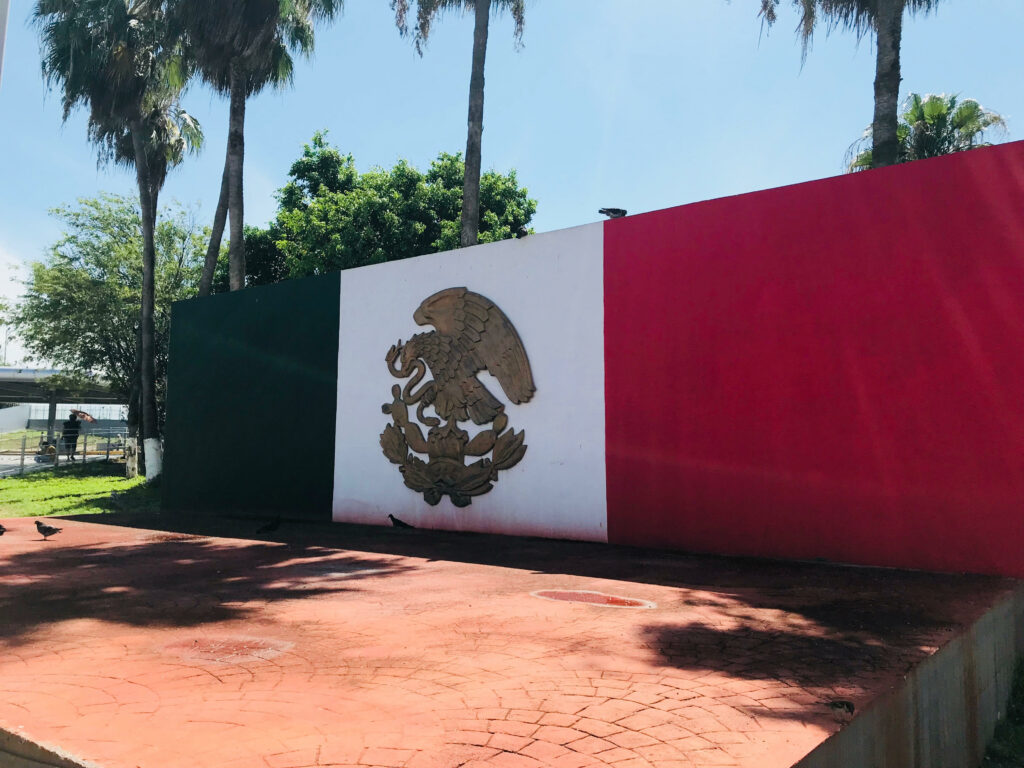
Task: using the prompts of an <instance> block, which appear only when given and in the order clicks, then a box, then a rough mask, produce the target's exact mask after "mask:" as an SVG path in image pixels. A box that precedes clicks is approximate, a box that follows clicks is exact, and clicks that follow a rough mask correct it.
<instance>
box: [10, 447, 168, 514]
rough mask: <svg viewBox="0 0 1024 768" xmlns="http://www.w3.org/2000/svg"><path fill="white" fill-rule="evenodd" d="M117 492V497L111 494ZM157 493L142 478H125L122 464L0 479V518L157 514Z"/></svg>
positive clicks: (74, 467) (73, 467)
mask: <svg viewBox="0 0 1024 768" xmlns="http://www.w3.org/2000/svg"><path fill="white" fill-rule="evenodd" d="M113 491H117V497H116V500H115V499H111V497H110V494H111V492H113ZM159 505H160V491H159V489H157V488H155V487H153V486H147V485H145V480H144V479H143V478H141V477H137V478H134V479H132V480H127V479H125V476H124V464H115V463H110V464H108V463H106V462H102V461H97V462H92V463H90V464H72V465H67V466H65V465H61V466H60V467H58V468H57V469H55V470H45V471H42V472H33V473H31V474H28V475H22V476H15V477H7V478H4V479H2V480H0V517H35V516H41V515H84V514H92V513H96V512H116V511H138V512H145V511H156V510H157V509H158V507H159Z"/></svg>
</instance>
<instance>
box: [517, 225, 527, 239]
mask: <svg viewBox="0 0 1024 768" xmlns="http://www.w3.org/2000/svg"><path fill="white" fill-rule="evenodd" d="M529 235H530V230H528V229H527V228H526V227H524V226H523V225H522V224H520V225H519V229H517V230H516V237H517V238H519V239H520V240H521V239H522V238H524V237H529Z"/></svg>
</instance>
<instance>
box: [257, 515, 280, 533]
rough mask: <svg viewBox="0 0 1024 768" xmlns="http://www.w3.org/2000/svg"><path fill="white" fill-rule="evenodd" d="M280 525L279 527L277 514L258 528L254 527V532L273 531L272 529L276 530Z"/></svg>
mask: <svg viewBox="0 0 1024 768" xmlns="http://www.w3.org/2000/svg"><path fill="white" fill-rule="evenodd" d="M280 527H281V516H280V515H278V516H277V517H275V518H274V519H273V520H271V521H270V522H269V523H264V524H263V525H261V526H260V527H259V528H257V529H256V533H273V532H274V531H276V530H277V529H278V528H280Z"/></svg>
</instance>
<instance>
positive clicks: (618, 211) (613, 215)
mask: <svg viewBox="0 0 1024 768" xmlns="http://www.w3.org/2000/svg"><path fill="white" fill-rule="evenodd" d="M598 213H600V214H601V215H602V216H607V217H608V218H609V219H621V218H622V217H623V216H625V215H626V214H627V213H629V211H627V210H626V209H625V208H602V209H601V210H599V211H598Z"/></svg>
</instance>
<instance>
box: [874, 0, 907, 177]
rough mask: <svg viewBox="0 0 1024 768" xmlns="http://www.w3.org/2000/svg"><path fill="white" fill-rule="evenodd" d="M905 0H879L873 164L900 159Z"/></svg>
mask: <svg viewBox="0 0 1024 768" xmlns="http://www.w3.org/2000/svg"><path fill="white" fill-rule="evenodd" d="M905 5H906V0H880V2H879V3H878V16H877V18H876V19H875V24H876V30H875V31H876V44H875V48H876V53H875V57H876V58H875V119H874V122H873V123H872V124H871V136H872V141H871V143H872V147H871V167H872V168H881V167H883V166H886V165H895V164H896V163H898V162H899V139H898V138H897V136H896V126H897V123H898V119H899V118H898V114H897V113H898V111H899V97H900V81H901V80H902V77H901V75H900V44H901V41H902V37H903V9H904V6H905Z"/></svg>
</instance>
